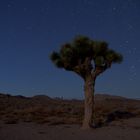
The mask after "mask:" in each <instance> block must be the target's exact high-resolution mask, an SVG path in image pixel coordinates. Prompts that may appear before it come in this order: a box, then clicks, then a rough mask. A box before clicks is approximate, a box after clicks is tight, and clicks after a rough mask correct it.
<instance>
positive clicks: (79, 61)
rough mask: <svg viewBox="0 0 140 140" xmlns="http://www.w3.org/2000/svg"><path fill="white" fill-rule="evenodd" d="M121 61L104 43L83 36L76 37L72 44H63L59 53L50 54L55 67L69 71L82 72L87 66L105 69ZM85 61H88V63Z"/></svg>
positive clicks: (119, 56) (120, 57)
mask: <svg viewBox="0 0 140 140" xmlns="http://www.w3.org/2000/svg"><path fill="white" fill-rule="evenodd" d="M122 59H123V58H122V55H121V54H119V53H116V52H115V51H114V50H111V49H109V48H108V44H107V43H106V42H104V41H94V40H91V39H90V38H88V37H85V36H78V37H76V38H75V39H74V40H73V42H71V43H66V44H64V45H63V46H62V47H61V49H60V51H59V52H53V53H52V54H51V60H52V61H53V62H54V64H55V65H56V66H57V67H59V68H64V69H66V70H70V71H74V70H75V68H76V67H79V69H81V71H83V70H86V68H88V66H89V67H90V68H91V66H92V68H95V67H102V68H104V69H107V68H109V67H110V66H111V64H112V63H120V62H122ZM86 60H90V63H89V61H88V63H87V61H86ZM92 61H93V62H94V64H93V63H91V62H92ZM91 70H92V69H91Z"/></svg>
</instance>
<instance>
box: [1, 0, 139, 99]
mask: <svg viewBox="0 0 140 140" xmlns="http://www.w3.org/2000/svg"><path fill="white" fill-rule="evenodd" d="M76 35H85V36H88V37H90V38H92V39H95V40H105V41H107V42H108V43H109V47H110V48H112V49H115V50H116V51H118V52H120V53H122V54H123V56H124V61H123V63H122V64H115V65H113V66H112V68H111V69H109V70H107V71H105V72H104V73H103V74H102V75H100V76H99V77H98V79H97V81H96V87H95V89H96V93H106V94H112V95H119V96H125V97H129V98H140V84H139V83H140V74H139V71H140V42H139V41H140V1H139V0H0V92H2V93H10V94H12V95H18V94H20V95H24V96H33V95H37V94H46V95H48V96H51V97H56V96H57V97H64V98H77V99H82V98H83V97H84V93H83V84H84V82H83V81H82V79H81V78H80V77H79V76H77V75H76V74H74V73H73V72H67V71H65V70H63V69H57V68H56V67H55V66H54V65H53V64H52V62H51V61H50V59H49V55H50V53H51V52H52V51H53V50H59V48H60V47H61V45H62V44H64V43H66V42H69V41H72V39H73V38H74V37H75V36H76Z"/></svg>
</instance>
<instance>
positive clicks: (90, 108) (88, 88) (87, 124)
mask: <svg viewBox="0 0 140 140" xmlns="http://www.w3.org/2000/svg"><path fill="white" fill-rule="evenodd" d="M94 82H95V80H93V78H92V76H88V77H87V78H86V79H85V85H84V92H85V112H84V120H83V126H82V129H89V128H92V127H93V113H94Z"/></svg>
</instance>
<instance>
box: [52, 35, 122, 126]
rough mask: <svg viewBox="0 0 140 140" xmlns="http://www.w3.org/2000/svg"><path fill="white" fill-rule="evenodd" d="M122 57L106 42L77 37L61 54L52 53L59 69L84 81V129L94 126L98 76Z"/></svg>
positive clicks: (67, 44) (119, 61)
mask: <svg viewBox="0 0 140 140" xmlns="http://www.w3.org/2000/svg"><path fill="white" fill-rule="evenodd" d="M122 59H123V58H122V55H121V54H119V53H116V52H115V51H114V50H112V49H109V48H108V44H107V43H106V42H104V41H94V40H91V39H90V38H88V37H85V36H78V37H76V38H75V39H74V40H73V41H72V42H71V43H66V44H64V45H63V46H62V47H61V49H60V51H59V52H52V54H51V60H52V61H53V63H54V64H55V65H56V66H57V67H58V68H64V69H65V70H68V71H73V72H75V73H76V74H78V75H79V76H80V77H82V79H83V80H84V92H85V111H84V120H83V126H82V128H83V129H87V128H91V127H92V126H93V114H94V86H95V80H96V78H97V76H99V75H100V74H101V73H103V72H104V71H105V70H107V69H109V68H110V67H111V65H112V64H113V63H121V62H122Z"/></svg>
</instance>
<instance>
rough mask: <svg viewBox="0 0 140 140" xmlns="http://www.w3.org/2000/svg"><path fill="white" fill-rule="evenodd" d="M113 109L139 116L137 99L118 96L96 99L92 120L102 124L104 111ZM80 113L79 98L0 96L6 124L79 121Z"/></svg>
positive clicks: (52, 123) (1, 111) (81, 108)
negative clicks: (115, 97)
mask: <svg viewBox="0 0 140 140" xmlns="http://www.w3.org/2000/svg"><path fill="white" fill-rule="evenodd" d="M116 110H119V111H124V112H126V111H127V112H130V113H133V114H136V115H137V116H138V117H140V101H138V100H127V99H118V98H117V99H113V98H112V99H111V98H109V99H106V98H103V99H100V100H99V99H98V100H96V101H95V116H94V118H95V120H96V123H97V124H103V123H104V122H105V121H106V119H107V117H108V114H110V113H111V112H114V111H116ZM83 114H84V104H83V101H77V100H60V99H50V98H47V97H46V98H45V97H43V99H42V98H40V97H36V98H25V97H13V96H6V95H3V96H0V120H3V121H4V122H5V123H8V124H14V123H18V122H19V121H23V122H36V123H48V124H49V125H58V124H81V123H82V119H83Z"/></svg>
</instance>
